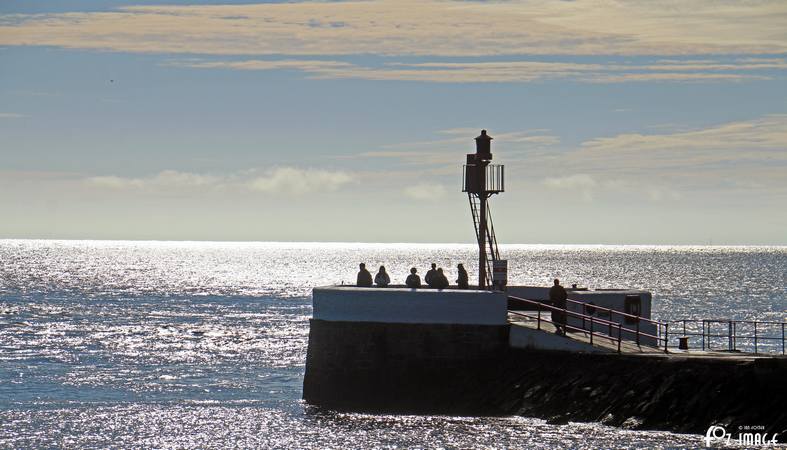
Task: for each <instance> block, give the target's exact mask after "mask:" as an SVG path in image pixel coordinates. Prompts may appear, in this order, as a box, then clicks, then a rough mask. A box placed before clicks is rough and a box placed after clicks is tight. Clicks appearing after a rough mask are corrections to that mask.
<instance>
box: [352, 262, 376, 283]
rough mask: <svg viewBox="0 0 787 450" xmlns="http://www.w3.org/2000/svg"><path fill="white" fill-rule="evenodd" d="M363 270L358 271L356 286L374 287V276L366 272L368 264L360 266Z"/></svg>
mask: <svg viewBox="0 0 787 450" xmlns="http://www.w3.org/2000/svg"><path fill="white" fill-rule="evenodd" d="M358 267H359V268H360V269H361V270H359V271H358V281H356V282H355V285H356V286H358V287H372V274H371V273H369V271H368V270H366V264H364V263H361V264H360V265H359V266H358Z"/></svg>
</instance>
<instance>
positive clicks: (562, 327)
mask: <svg viewBox="0 0 787 450" xmlns="http://www.w3.org/2000/svg"><path fill="white" fill-rule="evenodd" d="M567 298H568V294H566V290H565V289H563V286H561V285H560V280H558V279H557V278H555V285H554V286H552V288H551V289H549V300H550V301H551V302H552V306H554V307H555V308H561V309H566V299H567ZM552 323H553V324H554V325H555V333H557V334H560V335H564V336H565V334H566V313H565V311H552Z"/></svg>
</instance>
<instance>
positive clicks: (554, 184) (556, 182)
mask: <svg viewBox="0 0 787 450" xmlns="http://www.w3.org/2000/svg"><path fill="white" fill-rule="evenodd" d="M544 185H545V186H546V187H549V188H553V189H577V188H580V189H588V188H594V187H596V186H598V183H597V182H596V180H594V179H593V177H591V176H590V175H588V174H586V173H577V174H573V175H568V176H565V177H557V178H547V179H546V180H544Z"/></svg>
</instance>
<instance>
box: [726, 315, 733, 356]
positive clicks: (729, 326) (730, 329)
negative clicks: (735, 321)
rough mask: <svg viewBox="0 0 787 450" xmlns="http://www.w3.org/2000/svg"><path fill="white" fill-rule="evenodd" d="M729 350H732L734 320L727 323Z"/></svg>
mask: <svg viewBox="0 0 787 450" xmlns="http://www.w3.org/2000/svg"><path fill="white" fill-rule="evenodd" d="M727 350H729V351H732V320H730V321H729V322H728V323H727Z"/></svg>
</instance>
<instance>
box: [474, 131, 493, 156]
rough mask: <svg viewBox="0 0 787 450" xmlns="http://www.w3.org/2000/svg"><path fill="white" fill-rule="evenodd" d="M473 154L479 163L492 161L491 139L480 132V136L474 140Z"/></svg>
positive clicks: (483, 132) (484, 132)
mask: <svg viewBox="0 0 787 450" xmlns="http://www.w3.org/2000/svg"><path fill="white" fill-rule="evenodd" d="M475 154H476V159H478V160H479V161H491V160H492V137H491V136H489V135H488V134H486V130H481V135H480V136H478V137H477V138H475Z"/></svg>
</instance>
